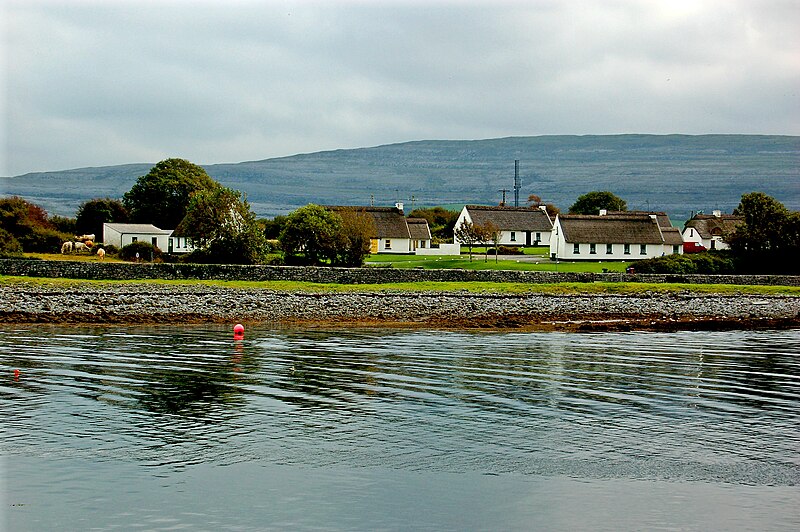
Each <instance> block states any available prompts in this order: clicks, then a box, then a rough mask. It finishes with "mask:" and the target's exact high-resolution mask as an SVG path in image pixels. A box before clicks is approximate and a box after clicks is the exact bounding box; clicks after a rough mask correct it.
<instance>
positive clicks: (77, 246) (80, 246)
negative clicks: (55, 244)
mask: <svg viewBox="0 0 800 532" xmlns="http://www.w3.org/2000/svg"><path fill="white" fill-rule="evenodd" d="M81 251H89V248H88V247H86V244H84V243H83V242H75V253H80V252H81Z"/></svg>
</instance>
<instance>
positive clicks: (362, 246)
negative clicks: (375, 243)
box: [332, 209, 378, 267]
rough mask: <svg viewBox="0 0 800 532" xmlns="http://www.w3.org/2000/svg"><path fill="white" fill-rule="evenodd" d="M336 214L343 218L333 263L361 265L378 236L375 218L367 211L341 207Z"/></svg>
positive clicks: (349, 265)
mask: <svg viewBox="0 0 800 532" xmlns="http://www.w3.org/2000/svg"><path fill="white" fill-rule="evenodd" d="M336 214H338V215H339V217H340V218H341V220H342V223H341V226H340V230H339V234H338V239H337V240H338V242H337V244H336V250H337V251H336V256H335V258H334V259H333V261H332V263H333V265H335V266H348V267H360V266H363V265H364V258H365V257H366V256H367V255H369V250H370V242H371V240H372V239H373V238H375V237H376V236H377V234H378V233H377V230H376V228H375V220H374V219H373V218H372V216H370V215H369V214H367V213H366V212H365V211H363V210H361V211H358V210H355V209H340V210H337V211H336Z"/></svg>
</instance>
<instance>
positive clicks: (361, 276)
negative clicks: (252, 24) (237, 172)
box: [0, 259, 800, 286]
mask: <svg viewBox="0 0 800 532" xmlns="http://www.w3.org/2000/svg"><path fill="white" fill-rule="evenodd" d="M0 275H19V276H26V277H65V278H71V279H104V280H134V279H218V280H227V281H233V280H242V281H301V282H313V283H341V284H382V283H413V282H442V281H454V282H462V281H487V282H514V283H537V284H539V283H561V282H578V283H592V282H647V283H696V284H740V285H780V286H800V276H792V275H675V274H627V273H569V272H533V271H512V270H423V269H402V268H375V267H372V268H320V267H306V266H262V265H258V266H241V265H228V264H164V263H162V264H149V263H139V264H136V263H120V262H99V261H93V262H79V261H43V260H25V259H0Z"/></svg>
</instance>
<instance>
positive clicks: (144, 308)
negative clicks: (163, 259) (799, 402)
mask: <svg viewBox="0 0 800 532" xmlns="http://www.w3.org/2000/svg"><path fill="white" fill-rule="evenodd" d="M235 322H241V323H274V324H276V325H280V326H394V327H397V326H400V327H426V328H454V329H517V330H587V331H595V330H632V329H637V330H692V329H748V328H787V327H791V328H795V327H800V297H793V296H762V295H759V296H755V295H715V294H706V293H702V294H699V293H691V292H682V293H673V294H656V293H653V294H643V295H595V294H592V295H584V294H569V295H552V294H541V293H533V292H532V293H529V294H519V295H505V294H474V293H468V292H466V291H464V292H355V293H334V292H324V293H321V292H320V293H308V292H284V291H277V290H267V289H249V288H226V287H216V286H205V285H203V286H200V285H154V284H141V285H139V284H137V285H133V284H119V285H115V284H112V285H107V286H103V287H94V286H93V287H90V285H86V286H85V287H83V286H81V285H78V287H76V286H71V287H69V288H66V287H64V288H59V287H54V286H38V285H35V284H30V285H28V284H14V285H6V286H0V323H13V324H23V323H53V324H105V323H109V324H112V323H127V324H181V323H185V324H189V323H235Z"/></svg>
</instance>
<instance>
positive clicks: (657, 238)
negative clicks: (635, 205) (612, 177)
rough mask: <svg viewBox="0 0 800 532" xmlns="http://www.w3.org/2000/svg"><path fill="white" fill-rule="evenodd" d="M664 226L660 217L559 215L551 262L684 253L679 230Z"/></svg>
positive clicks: (647, 257) (620, 214)
mask: <svg viewBox="0 0 800 532" xmlns="http://www.w3.org/2000/svg"><path fill="white" fill-rule="evenodd" d="M667 220H668V219H667ZM662 224H666V222H664V221H663V220H662V222H661V223H659V216H658V213H641V212H635V213H613V214H605V213H604V214H600V215H597V216H595V215H578V214H559V215H558V216H556V221H555V223H554V224H553V236H552V238H551V240H550V258H551V259H554V260H557V259H562V260H564V259H565V260H626V261H628V260H638V259H649V258H653V257H660V256H662V255H671V254H675V253H678V254H680V253H683V240H682V238H681V234H680V231H679V230H678V228H677V227H672V226H671V225H670V226H668V227H667V226H663V227H662Z"/></svg>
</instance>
